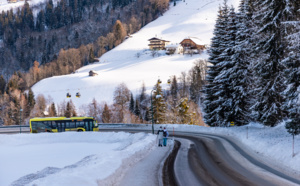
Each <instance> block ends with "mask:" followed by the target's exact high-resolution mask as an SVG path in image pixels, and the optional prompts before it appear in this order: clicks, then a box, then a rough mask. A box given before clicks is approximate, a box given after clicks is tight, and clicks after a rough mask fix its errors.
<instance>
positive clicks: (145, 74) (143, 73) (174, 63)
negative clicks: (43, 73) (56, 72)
mask: <svg viewBox="0 0 300 186" xmlns="http://www.w3.org/2000/svg"><path fill="white" fill-rule="evenodd" d="M238 2H239V1H238V0H229V1H228V4H229V5H231V4H233V5H234V6H237V5H238ZM219 4H222V1H221V0H201V1H199V0H186V1H185V2H183V1H178V2H177V5H176V6H173V5H172V4H170V9H169V10H168V11H167V12H166V13H164V14H163V16H161V17H159V18H158V19H156V20H155V21H153V22H151V23H149V24H148V25H146V26H145V27H143V28H142V29H141V30H140V31H139V32H137V33H135V34H133V35H132V37H130V38H128V39H126V40H125V41H124V42H123V43H122V44H121V45H119V46H117V47H116V48H114V49H113V50H111V51H109V52H107V53H106V54H104V55H103V56H101V57H100V59H99V60H100V62H98V63H94V64H91V65H88V66H84V67H82V68H80V69H78V70H77V71H76V73H75V74H69V75H65V76H56V77H51V78H47V79H44V80H41V81H39V82H38V83H36V84H35V85H34V86H33V87H32V90H33V92H34V94H35V96H37V95H38V94H43V95H44V96H45V98H50V100H53V102H55V103H56V104H60V103H62V102H63V101H66V102H67V101H69V100H70V98H66V94H67V93H68V92H69V93H70V94H71V96H72V97H71V99H72V102H73V103H74V105H75V107H76V109H77V113H81V112H80V107H81V106H82V105H87V104H89V103H91V102H92V100H93V99H94V98H95V99H96V100H97V102H98V103H103V102H106V103H108V104H112V103H113V92H114V91H115V88H116V87H117V86H118V85H120V84H121V83H125V84H126V85H127V87H128V88H129V89H130V90H131V92H132V93H133V95H134V96H135V95H137V94H139V93H140V90H141V87H142V84H143V83H145V86H146V89H147V93H148V94H150V92H151V90H152V89H153V87H154V85H155V84H156V82H157V80H158V79H160V80H161V81H162V86H163V88H164V89H168V88H169V87H168V85H167V81H168V79H170V78H171V77H172V76H173V75H176V77H177V78H178V77H179V76H180V74H181V73H182V72H186V73H188V71H189V70H190V69H191V68H192V67H193V66H194V63H195V62H196V61H197V60H200V59H207V58H208V55H207V53H206V51H205V52H203V53H202V54H201V55H193V56H188V55H182V54H181V55H179V54H176V55H171V56H168V55H166V54H165V52H164V51H161V52H160V56H155V57H152V56H151V51H150V50H149V49H148V44H149V41H148V39H150V38H152V37H155V36H156V37H158V38H162V39H164V40H168V41H170V42H171V43H179V42H181V41H182V40H183V39H185V38H187V37H197V38H199V39H200V40H202V42H203V43H205V44H208V45H209V44H210V38H211V37H212V36H213V29H214V24H215V20H216V18H217V11H218V7H219ZM137 56H139V57H137ZM90 70H94V71H96V72H97V73H98V74H99V75H98V76H94V77H89V76H88V72H89V71H90ZM77 92H80V94H81V97H80V98H76V97H75V95H76V93H77ZM49 96H50V97H49Z"/></svg>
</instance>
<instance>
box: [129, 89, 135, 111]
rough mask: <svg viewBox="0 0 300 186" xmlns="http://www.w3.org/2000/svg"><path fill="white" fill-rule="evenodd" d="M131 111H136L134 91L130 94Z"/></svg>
mask: <svg viewBox="0 0 300 186" xmlns="http://www.w3.org/2000/svg"><path fill="white" fill-rule="evenodd" d="M129 111H130V112H131V113H134V99H133V95H132V93H131V94H130V102H129Z"/></svg>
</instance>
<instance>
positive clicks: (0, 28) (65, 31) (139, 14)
mask: <svg viewBox="0 0 300 186" xmlns="http://www.w3.org/2000/svg"><path fill="white" fill-rule="evenodd" d="M160 1H162V0H158V1H157V2H160ZM164 1H165V0H164ZM115 2H117V3H116V4H115ZM152 3H156V1H155V2H152V1H149V0H137V1H127V0H118V1H113V2H112V1H110V0H61V1H58V2H57V4H55V5H54V3H53V1H52V0H49V1H47V2H46V4H45V5H44V7H42V8H40V7H30V6H29V4H28V2H27V1H25V3H24V6H23V7H22V8H19V9H18V10H17V11H16V12H15V13H14V12H13V10H9V11H6V12H4V11H2V13H0V40H2V41H3V46H2V47H0V56H1V57H0V65H1V67H2V69H1V72H0V74H2V75H5V76H10V75H12V74H13V72H14V71H28V70H29V69H30V68H31V67H32V66H33V62H34V61H39V63H40V64H46V63H49V62H51V61H53V60H55V59H56V58H57V55H58V53H59V51H60V50H61V49H64V50H66V49H68V48H79V47H80V46H81V45H87V44H88V43H92V42H96V40H97V38H99V36H104V37H105V36H106V35H107V34H108V33H109V32H111V31H112V27H113V26H114V23H115V22H116V20H118V19H119V20H120V21H121V22H122V23H123V24H126V25H128V26H127V27H126V30H127V32H128V33H133V32H135V31H137V30H139V28H141V27H142V26H144V25H145V24H147V23H149V22H150V21H152V20H153V19H156V18H157V17H158V16H159V15H160V14H162V12H161V11H166V9H167V8H164V9H158V8H156V6H152ZM36 9H38V13H37V16H36V17H34V15H33V11H34V10H36ZM104 9H105V10H104ZM157 10H158V11H157ZM139 25H140V26H139ZM114 46H115V45H114ZM114 46H110V47H107V48H106V50H109V49H111V48H112V47H114ZM94 52H95V53H94V54H95V55H97V52H96V51H95V50H94ZM11 66H12V67H13V68H10V67H11Z"/></svg>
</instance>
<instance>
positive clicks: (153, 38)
mask: <svg viewBox="0 0 300 186" xmlns="http://www.w3.org/2000/svg"><path fill="white" fill-rule="evenodd" d="M153 40H160V41H166V42H170V41H167V40H164V39H159V38H157V37H152V38H151V39H148V41H153Z"/></svg>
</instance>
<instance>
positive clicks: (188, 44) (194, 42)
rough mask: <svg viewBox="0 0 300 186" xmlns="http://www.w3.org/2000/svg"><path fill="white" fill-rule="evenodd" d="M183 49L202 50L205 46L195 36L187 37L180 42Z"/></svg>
mask: <svg viewBox="0 0 300 186" xmlns="http://www.w3.org/2000/svg"><path fill="white" fill-rule="evenodd" d="M180 44H181V46H182V47H183V48H184V50H198V51H200V50H204V49H205V48H206V47H205V45H204V44H203V43H202V41H201V40H200V39H198V38H196V37H188V38H185V39H184V40H183V41H181V42H180Z"/></svg>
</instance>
